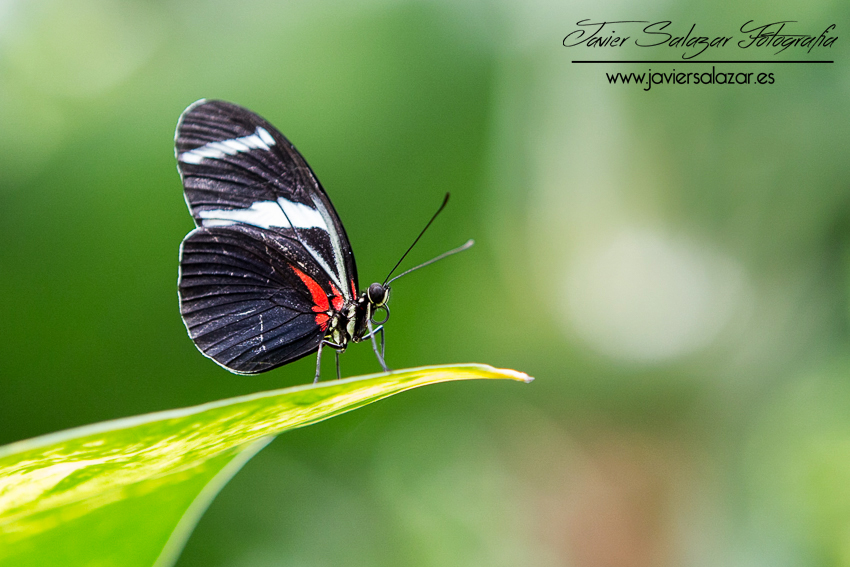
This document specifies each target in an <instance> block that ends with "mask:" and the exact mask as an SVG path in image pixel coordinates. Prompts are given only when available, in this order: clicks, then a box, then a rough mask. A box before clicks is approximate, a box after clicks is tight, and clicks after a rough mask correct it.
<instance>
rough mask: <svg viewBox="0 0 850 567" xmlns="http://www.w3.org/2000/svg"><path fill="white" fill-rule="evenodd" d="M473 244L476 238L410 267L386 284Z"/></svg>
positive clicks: (386, 283) (385, 283)
mask: <svg viewBox="0 0 850 567" xmlns="http://www.w3.org/2000/svg"><path fill="white" fill-rule="evenodd" d="M473 244H475V241H474V240H472V239H471V238H470V239H469V240H467V241H466V242H465V243H464V244H463V246H458V247H457V248H455V249H454V250H449V251H448V252H443V253H442V254H440V255H439V256H437V257H436V258H431V259H430V260H428V261H427V262H425V263H424V264H419V265H418V266H416V267H415V268H410V269H409V270H407V271H406V272H403V273H401V274H399V275H397V276H396V277H394V278H393V279H391V280H390V281H388V282H384V285H389V284H391V283H393V282H394V281H396V280H397V279H398V278H400V277H401V276H406V275H407V274H409V273H410V272H412V271H414V270H418V269H419V268H424V267H425V266H427V265H429V264H433V263H434V262H437V261H439V260H442V259H443V258H446V257H448V256H451V255H452V254H457V253H458V252H463V251H464V250H466V249H467V248H470V247H472V245H473Z"/></svg>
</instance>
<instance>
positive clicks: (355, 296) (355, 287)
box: [351, 278, 357, 299]
mask: <svg viewBox="0 0 850 567" xmlns="http://www.w3.org/2000/svg"><path fill="white" fill-rule="evenodd" d="M351 297H353V298H354V299H357V286H356V285H354V279H353V278H352V280H351Z"/></svg>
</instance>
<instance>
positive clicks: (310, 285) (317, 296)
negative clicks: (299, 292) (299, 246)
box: [290, 266, 330, 325]
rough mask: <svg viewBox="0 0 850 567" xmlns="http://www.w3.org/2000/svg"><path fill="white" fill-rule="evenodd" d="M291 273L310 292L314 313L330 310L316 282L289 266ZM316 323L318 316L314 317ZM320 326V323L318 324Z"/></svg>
mask: <svg viewBox="0 0 850 567" xmlns="http://www.w3.org/2000/svg"><path fill="white" fill-rule="evenodd" d="M290 267H291V268H292V271H293V272H295V275H296V276H298V277H299V278H301V281H302V282H304V285H306V286H307V289H308V290H309V291H310V295H312V296H313V303H314V305H313V311H315V312H316V313H319V312H324V311H327V310H328V309H330V304H329V303H328V296H327V295H325V290H323V289H322V286H320V285H319V284H317V283H316V280H314V279H313V278H311V277H310V276H308V275H307V274H305V273H304V272H302V271H301V270H299V269H298V268H296V267H295V266H290ZM316 323H319V316H318V315H317V316H316ZM319 324H320V325H321V323H319Z"/></svg>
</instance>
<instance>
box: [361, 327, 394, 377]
mask: <svg viewBox="0 0 850 567" xmlns="http://www.w3.org/2000/svg"><path fill="white" fill-rule="evenodd" d="M366 325H367V326H368V327H369V338H370V339H372V350H374V351H375V356H377V357H378V362H380V363H381V368H383V369H384V372H389V371H390V369H389V368H387V363H386V362H384V357H383V356H381V353H380V352H379V351H378V343H377V342H376V341H375V330H374V329H372V321H371V320H370V319H366Z"/></svg>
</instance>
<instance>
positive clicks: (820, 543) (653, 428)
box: [0, 0, 850, 567]
mask: <svg viewBox="0 0 850 567" xmlns="http://www.w3.org/2000/svg"><path fill="white" fill-rule="evenodd" d="M848 15H850V5H848V4H847V3H846V2H838V1H837V0H836V1H816V2H809V3H805V4H804V3H780V4H777V3H775V2H766V1H765V2H748V3H746V5H739V4H734V5H731V4H730V5H726V4H723V3H720V4H714V5H711V6H707V5H702V4H697V3H680V4H677V5H675V6H673V5H670V4H668V3H660V2H656V3H650V4H646V3H644V4H643V5H642V6H641V7H639V8H638V7H635V6H633V5H631V4H630V3H620V2H615V1H610V2H607V3H596V2H594V3H590V2H575V3H565V2H546V1H539V2H531V3H528V2H516V3H511V2H474V1H471V0H470V1H467V2H448V1H438V0H434V1H430V2H426V1H421V2H413V1H411V2H408V1H404V0H396V1H384V2H377V1H375V2H365V3H360V4H353V5H352V4H347V3H342V2H334V1H326V0H319V1H315V2H290V3H281V2H272V1H270V0H247V1H241V2H232V1H231V2H226V1H223V0H214V1H208V2H202V1H185V2H178V1H168V0H160V1H148V2H142V1H135V2H130V1H122V0H31V1H24V0H3V1H0V335H1V336H2V340H0V443H8V442H11V441H14V440H18V439H22V438H26V437H31V436H34V435H39V434H43V433H47V432H50V431H55V430H57V429H62V428H67V427H72V426H76V425H82V424H85V423H90V422H94V421H99V420H105V419H111V418H116V417H120V416H127V415H134V414H138V413H143V412H150V411H156V410H162V409H167V408H174V407H181V406H187V405H191V404H198V403H201V402H205V401H209V400H214V399H219V398H223V397H227V396H233V395H238V394H242V393H248V392H252V391H260V390H264V389H271V388H277V387H283V386H289V385H295V384H301V383H305V382H308V381H309V380H310V379H311V377H312V373H313V367H314V366H313V365H314V359H313V358H312V357H308V358H306V359H303V360H301V361H299V362H297V363H295V364H292V365H289V366H286V367H284V368H282V369H279V370H276V371H273V372H270V373H267V374H264V375H261V376H257V377H239V376H234V375H231V374H229V373H228V372H226V371H225V370H223V369H221V368H219V367H218V366H216V365H215V364H213V363H212V362H211V361H209V360H207V359H205V358H204V357H203V356H201V355H200V354H199V353H198V352H197V350H196V349H195V347H194V346H193V345H192V343H191V341H190V340H189V339H188V337H187V336H186V331H185V329H184V327H183V324H182V322H181V320H180V316H179V313H178V306H177V293H176V277H177V248H178V245H179V243H180V241H181V239H182V238H183V236H184V235H185V234H186V233H187V232H188V231H189V230H190V229H191V228H192V226H193V225H192V220H191V217H190V216H189V214H188V212H187V210H186V207H185V204H184V202H183V197H182V191H181V190H182V188H181V186H180V181H179V178H178V175H177V172H176V169H175V161H174V156H173V132H174V126H175V124H176V121H177V117H178V116H179V114H180V112H181V111H182V110H183V109H184V108H185V107H186V106H187V105H188V104H190V103H191V102H193V101H195V100H196V99H199V98H202V97H206V98H222V99H225V100H230V101H233V102H236V103H238V104H241V105H243V106H246V107H248V108H250V109H252V110H254V111H255V112H257V113H259V114H261V115H263V116H264V117H265V118H267V119H268V120H269V121H271V122H272V123H273V124H275V125H276V126H277V127H278V128H279V129H280V130H281V131H282V132H283V133H284V134H285V135H286V136H287V137H289V138H290V140H292V141H293V143H295V145H296V146H297V147H298V148H299V150H300V151H301V152H302V153H303V154H304V155H305V157H306V159H307V160H308V161H309V163H310V164H311V166H312V167H313V169H314V171H315V172H316V174H317V176H318V177H319V179H321V181H322V183H323V185H324V186H325V188H326V190H327V191H328V193H329V195H330V196H331V198H332V199H333V202H334V204H335V206H336V208H337V211H338V212H339V215H340V217H341V218H342V219H343V221H344V223H345V226H346V229H347V231H348V235H349V237H350V239H351V242H352V245H353V248H354V250H355V253H356V254H357V261H358V267H359V272H360V276H361V278H362V280H361V282H360V283H361V286H365V285H368V284H369V283H370V282H372V281H380V280H382V279H383V277H384V275H385V274H386V272H387V271H388V270H389V268H390V267H391V266H392V265H393V264H394V263H395V261H396V260H397V259H398V257H399V256H400V254H401V253H402V252H403V251H404V249H405V248H406V246H407V245H408V244H409V243H410V242H411V241H412V239H413V238H414V237H415V235H416V232H417V231H418V230H419V228H420V227H421V226H422V225H423V224H424V222H425V221H426V220H427V218H428V217H429V215H430V214H431V213H432V212H433V210H434V209H435V208H436V207H437V206H438V205H439V202H440V199H441V197H442V195H443V194H444V193H445V192H446V191H451V192H452V195H453V199H452V202H451V204H450V206H449V207H448V208H447V210H446V211H445V213H444V214H443V216H442V217H441V218H440V219H439V221H438V222H437V223H436V225H435V226H434V227H433V228H432V229H431V231H430V232H429V234H428V235H427V236H426V237H425V238H424V239H423V241H422V243H421V244H420V245H419V246H418V247H417V249H416V251H415V252H414V253H413V255H412V258H411V259H410V260H408V265H412V264H413V263H414V262H417V261H423V260H425V259H427V258H430V257H432V256H434V255H436V254H438V253H440V252H442V251H444V250H446V249H448V248H450V247H454V246H457V245H459V244H461V243H462V242H464V241H465V239H467V238H470V237H472V238H475V239H476V240H477V245H476V246H475V247H474V248H473V249H472V250H471V251H470V252H466V253H464V254H463V255H460V256H457V257H454V258H452V259H449V260H446V261H444V262H441V263H439V264H437V265H435V266H433V267H430V268H428V269H426V270H423V271H421V272H418V273H417V274H416V275H411V276H409V277H406V278H405V279H403V280H400V281H399V282H397V283H396V284H395V285H394V287H393V298H392V310H393V316H392V320H391V321H390V323H389V325H388V329H387V349H388V350H387V352H388V362H389V364H390V365H391V366H393V367H395V368H402V367H407V366H416V365H425V364H436V363H450V362H466V361H476V362H487V363H490V364H493V365H496V366H503V367H512V368H517V369H520V370H523V371H526V372H528V373H530V374H532V375H534V376H536V377H537V381H536V382H534V384H533V385H531V386H528V387H524V388H521V387H517V386H516V385H515V384H508V383H505V384H500V383H493V384H490V383H463V384H451V385H444V386H438V387H434V388H427V389H425V390H422V391H414V392H411V393H408V394H406V395H404V396H401V397H398V398H393V399H391V400H387V401H385V402H382V403H380V404H376V405H373V406H369V407H366V408H364V409H361V410H359V411H357V412H355V413H352V414H348V415H345V416H342V417H340V418H337V419H334V420H331V421H329V422H325V423H321V424H319V425H316V426H313V427H310V428H307V429H304V430H300V431H296V432H293V433H289V434H286V435H284V436H283V437H281V438H280V439H278V440H277V441H275V442H274V443H272V445H271V446H269V447H268V448H267V449H265V450H264V451H263V452H262V453H261V454H260V455H258V456H257V457H256V458H255V459H254V460H253V461H252V462H250V463H249V464H248V466H246V468H245V469H244V470H243V471H242V472H241V473H240V474H239V475H237V477H236V478H235V479H234V480H233V482H231V484H230V485H229V486H227V487H226V489H225V490H224V491H223V492H222V494H221V495H220V496H219V498H218V500H216V501H215V503H214V504H213V506H212V508H211V509H210V510H209V512H208V513H207V515H206V516H205V517H204V519H203V520H202V521H201V523H200V525H199V527H198V529H197V531H196V532H195V534H194V535H193V537H192V539H191V540H190V542H189V545H188V547H187V549H186V551H185V552H184V554H183V556H182V558H181V560H180V563H179V564H180V565H183V566H189V565H204V566H233V567H243V566H256V567H265V566H289V565H292V566H295V565H315V566H325V565H327V566H331V565H334V566H335V565H363V566H367V565H369V566H375V565H380V566H396V565H415V566H445V565H463V566H488V567H489V566H502V565H504V566H514V565H523V566H524V565H534V566H543V567H549V566H561V565H565V566H575V567H662V566H670V567H680V566H695V567H697V566H699V567H702V566H723V567H730V566H735V567H737V566H742V567H743V566H747V567H750V566H753V567H760V566H765V567H768V566H769V567H783V566H791V565H795V566H796V565H807V566H808V565H811V566H822V565H823V566H827V565H850V341H848V338H850V325H848V322H850V302H849V301H848V297H850V160H848V159H847V156H846V149H847V148H848V146H850V122H848V111H847V100H848V94H850V73H848V67H847V65H846V63H845V61H846V56H847V49H846V38H844V37H841V33H842V32H843V31H844V28H843V24H844V23H846V22H847V21H848ZM588 17H589V18H596V19H609V20H611V19H647V20H651V21H656V20H661V19H671V20H673V21H674V23H675V25H676V27H677V30H678V29H679V28H681V30H680V33H682V34H684V32H685V31H687V29H688V28H689V27H690V24H691V23H694V22H696V23H697V25H698V27H699V28H701V29H702V30H703V31H704V32H705V33H706V35H709V34H711V35H721V34H726V33H733V32H735V31H736V30H737V28H738V27H739V26H740V25H741V24H742V23H744V22H746V21H747V20H750V19H756V20H759V21H765V22H766V21H768V20H776V19H794V20H799V21H800V24H799V26H800V27H799V28H797V30H798V31H800V32H803V31H804V32H805V33H811V34H814V35H817V34H819V33H820V31H821V30H823V29H824V28H826V27H827V26H828V25H829V24H831V23H836V24H837V25H838V28H837V30H836V32H835V34H836V35H838V36H839V40H838V41H837V43H836V44H835V46H834V47H833V48H832V49H831V50H829V51H820V52H816V51H815V52H813V53H812V54H811V55H809V56H807V55H805V54H804V53H796V52H795V53H793V54H792V53H786V54H784V55H786V56H787V57H785V58H787V59H791V58H806V57H810V58H814V59H834V60H836V64H834V65H793V66H792V65H785V66H781V65H759V66H755V65H754V66H752V67H746V66H737V67H734V68H733V69H731V70H735V71H739V70H745V71H755V72H759V71H770V72H773V73H774V74H775V77H776V82H775V83H774V84H773V85H770V86H757V85H751V86H733V87H729V86H723V87H721V86H700V87H695V86H692V85H691V86H675V87H674V86H659V87H653V90H652V91H651V92H648V93H647V92H643V91H642V90H641V89H640V88H638V87H634V86H614V85H609V84H608V83H607V81H606V80H605V76H604V73H605V71H609V72H616V71H626V72H628V71H635V72H644V71H646V67H647V65H634V66H626V65H620V66H616V65H611V66H591V65H573V64H571V63H570V60H571V59H576V58H587V59H590V58H596V59H600V58H606V57H609V56H610V55H609V54H607V53H606V54H605V55H602V54H597V53H588V52H579V51H570V50H567V49H565V48H563V47H561V40H562V39H563V36H564V35H565V34H566V33H568V32H569V31H571V30H572V29H574V24H575V22H576V21H577V20H580V19H583V18H588ZM724 55H729V54H724ZM617 56H619V57H632V58H638V57H640V58H661V57H669V58H676V57H678V53H672V52H667V53H665V52H660V51H659V52H657V53H655V52H653V53H646V52H645V51H639V52H635V51H634V50H633V49H632V50H630V49H628V48H625V49H623V50H622V51H619V52H617ZM751 56H752V57H757V58H765V59H767V58H771V57H773V56H772V55H771V54H770V53H769V52H759V53H753V54H750V53H743V54H738V53H734V52H733V53H732V54H731V55H729V57H730V58H731V57H751ZM691 67H694V68H700V67H701V66H696V65H693V66H691ZM658 70H665V71H669V70H670V69H669V66H668V67H666V68H663V69H658ZM680 70H681V69H680ZM687 70H695V69H687ZM700 70H704V69H702V68H700ZM718 70H721V69H718ZM727 70H729V69H727ZM326 363H327V365H326V366H325V370H324V371H325V376H326V377H329V376H332V373H333V366H332V364H333V357H327V360H326ZM342 365H343V366H342V368H343V373H344V374H345V375H357V374H362V373H367V372H374V371H377V370H378V369H379V367H378V365H377V362H376V361H375V359H374V356H373V354H372V353H371V350H370V349H369V348H368V346H366V345H359V346H354V347H352V348H350V349H349V351H348V352H346V353H345V355H344V356H343V358H342Z"/></svg>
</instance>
